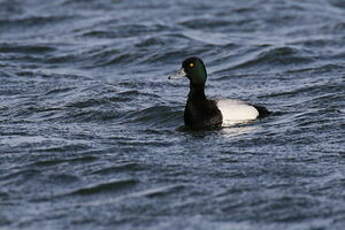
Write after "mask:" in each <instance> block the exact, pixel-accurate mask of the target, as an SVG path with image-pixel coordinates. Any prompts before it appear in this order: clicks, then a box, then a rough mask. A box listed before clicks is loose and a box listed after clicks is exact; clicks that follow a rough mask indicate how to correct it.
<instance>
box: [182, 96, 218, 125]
mask: <svg viewBox="0 0 345 230" xmlns="http://www.w3.org/2000/svg"><path fill="white" fill-rule="evenodd" d="M184 122H185V125H186V126H188V127H189V128H191V129H193V130H198V129H212V128H219V127H221V125H222V114H221V112H220V111H219V109H218V108H217V106H216V102H215V101H213V100H207V99H205V100H200V99H199V100H193V99H191V98H189V99H188V101H187V104H186V107H185V110H184Z"/></svg>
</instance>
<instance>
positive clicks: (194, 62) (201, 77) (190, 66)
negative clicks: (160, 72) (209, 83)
mask: <svg viewBox="0 0 345 230" xmlns="http://www.w3.org/2000/svg"><path fill="white" fill-rule="evenodd" d="M181 77H187V78H188V79H189V80H190V82H191V84H192V85H204V84H205V83H206V80H207V72H206V67H205V64H204V63H203V61H202V60H201V59H200V58H197V57H190V58H187V59H186V60H184V61H183V62H182V69H180V70H179V71H178V72H177V73H176V74H175V75H172V76H169V79H172V78H181Z"/></svg>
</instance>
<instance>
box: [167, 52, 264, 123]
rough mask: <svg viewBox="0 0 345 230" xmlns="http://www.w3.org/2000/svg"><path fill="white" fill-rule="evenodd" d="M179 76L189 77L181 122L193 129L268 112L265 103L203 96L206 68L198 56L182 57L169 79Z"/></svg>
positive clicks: (247, 118)
mask: <svg viewBox="0 0 345 230" xmlns="http://www.w3.org/2000/svg"><path fill="white" fill-rule="evenodd" d="M182 77H187V78H188V79H189V81H190V85H189V87H190V91H189V94H188V100H187V104H186V107H185V110H184V123H185V125H186V126H187V127H189V128H191V129H193V130H198V129H212V128H219V127H222V126H226V125H230V124H234V123H240V122H245V121H250V120H254V119H257V118H262V117H265V116H267V115H268V114H269V113H270V112H269V111H268V110H267V109H266V108H265V107H262V106H257V105H251V104H248V103H246V102H244V101H241V100H237V99H221V100H209V99H207V97H206V96H205V83H206V80H207V72H206V67H205V64H204V63H203V61H202V60H201V59H200V58H197V57H190V58H187V59H186V60H184V61H183V63H182V68H181V69H180V70H179V71H178V72H177V73H176V74H174V75H170V76H169V79H173V78H182Z"/></svg>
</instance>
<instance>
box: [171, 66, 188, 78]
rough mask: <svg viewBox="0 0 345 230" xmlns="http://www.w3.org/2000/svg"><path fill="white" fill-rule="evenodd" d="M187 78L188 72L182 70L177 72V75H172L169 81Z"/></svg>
mask: <svg viewBox="0 0 345 230" xmlns="http://www.w3.org/2000/svg"><path fill="white" fill-rule="evenodd" d="M185 76H186V72H185V71H184V69H183V68H182V69H180V70H179V71H177V72H176V73H175V74H171V75H169V77H168V78H169V79H179V78H183V77H185Z"/></svg>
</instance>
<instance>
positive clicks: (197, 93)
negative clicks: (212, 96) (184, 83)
mask: <svg viewBox="0 0 345 230" xmlns="http://www.w3.org/2000/svg"><path fill="white" fill-rule="evenodd" d="M189 89H190V90H189V94H188V99H189V100H197V101H201V100H206V96H205V84H192V83H190V85H189Z"/></svg>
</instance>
